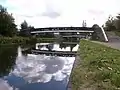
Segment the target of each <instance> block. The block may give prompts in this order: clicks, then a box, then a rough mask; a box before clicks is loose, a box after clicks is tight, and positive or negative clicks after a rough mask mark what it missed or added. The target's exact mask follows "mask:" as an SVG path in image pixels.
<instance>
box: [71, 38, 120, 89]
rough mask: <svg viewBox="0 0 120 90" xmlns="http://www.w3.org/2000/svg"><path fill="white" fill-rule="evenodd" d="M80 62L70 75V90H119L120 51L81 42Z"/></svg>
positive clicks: (88, 42) (84, 41)
mask: <svg viewBox="0 0 120 90" xmlns="http://www.w3.org/2000/svg"><path fill="white" fill-rule="evenodd" d="M78 53H79V54H80V58H81V60H79V61H78V62H79V63H78V65H77V67H75V68H74V69H73V72H72V75H71V84H72V90H119V89H120V51H119V50H116V49H112V48H110V47H106V46H104V45H101V44H97V43H93V42H90V41H86V40H81V42H80V49H79V51H78Z"/></svg>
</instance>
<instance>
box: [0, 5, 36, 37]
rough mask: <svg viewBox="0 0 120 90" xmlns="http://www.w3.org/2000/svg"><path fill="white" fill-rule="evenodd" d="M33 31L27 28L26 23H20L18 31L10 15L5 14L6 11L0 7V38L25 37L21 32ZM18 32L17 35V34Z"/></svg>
mask: <svg viewBox="0 0 120 90" xmlns="http://www.w3.org/2000/svg"><path fill="white" fill-rule="evenodd" d="M31 29H34V27H33V26H29V25H28V23H27V22H26V21H24V22H22V23H21V29H20V31H19V30H18V29H17V25H16V24H15V19H14V17H13V16H12V14H9V13H8V12H7V9H6V8H5V7H3V6H2V5H0V36H6V37H13V36H16V35H20V36H25V35H24V33H23V31H25V30H31ZM18 31H19V33H18Z"/></svg>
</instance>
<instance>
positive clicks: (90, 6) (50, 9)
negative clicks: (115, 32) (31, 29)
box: [6, 0, 120, 27]
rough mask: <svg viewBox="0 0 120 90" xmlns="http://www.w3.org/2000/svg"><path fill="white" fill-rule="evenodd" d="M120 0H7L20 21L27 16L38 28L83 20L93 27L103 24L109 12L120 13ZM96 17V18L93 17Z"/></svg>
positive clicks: (77, 22) (67, 24)
mask: <svg viewBox="0 0 120 90" xmlns="http://www.w3.org/2000/svg"><path fill="white" fill-rule="evenodd" d="M118 3H120V1H119V0H7V2H6V6H8V10H9V12H12V13H13V14H14V16H15V19H16V24H18V25H20V23H21V22H22V21H23V20H24V19H26V20H27V21H28V23H29V24H31V25H34V26H35V27H47V26H71V25H72V26H81V25H82V24H81V23H82V20H84V19H85V20H86V21H87V25H89V26H91V25H93V24H94V22H95V23H98V24H100V25H101V24H103V23H104V22H105V20H106V19H107V17H108V16H109V14H111V15H116V13H118V12H119V10H120V6H119V5H118ZM93 18H95V20H93Z"/></svg>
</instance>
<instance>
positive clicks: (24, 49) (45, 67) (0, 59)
mask: <svg viewBox="0 0 120 90" xmlns="http://www.w3.org/2000/svg"><path fill="white" fill-rule="evenodd" d="M78 47H79V45H78V44H77V43H68V42H67V43H62V44H59V43H36V44H35V45H31V46H30V45H29V46H28V45H20V46H18V45H4V46H0V90H67V85H68V82H69V77H70V74H71V71H72V68H73V64H74V61H75V56H74V55H73V56H72V55H68V56H67V55H64V54H62V53H61V54H60V55H57V54H55V53H52V54H46V53H38V52H32V50H36V51H42V50H43V51H45V52H47V51H49V52H59V51H63V52H76V51H77V49H78Z"/></svg>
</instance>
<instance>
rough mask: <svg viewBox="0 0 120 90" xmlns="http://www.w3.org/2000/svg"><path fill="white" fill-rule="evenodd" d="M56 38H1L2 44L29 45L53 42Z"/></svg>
mask: <svg viewBox="0 0 120 90" xmlns="http://www.w3.org/2000/svg"><path fill="white" fill-rule="evenodd" d="M54 40H55V38H33V37H12V38H11V37H0V44H29V43H37V42H51V41H54Z"/></svg>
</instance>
